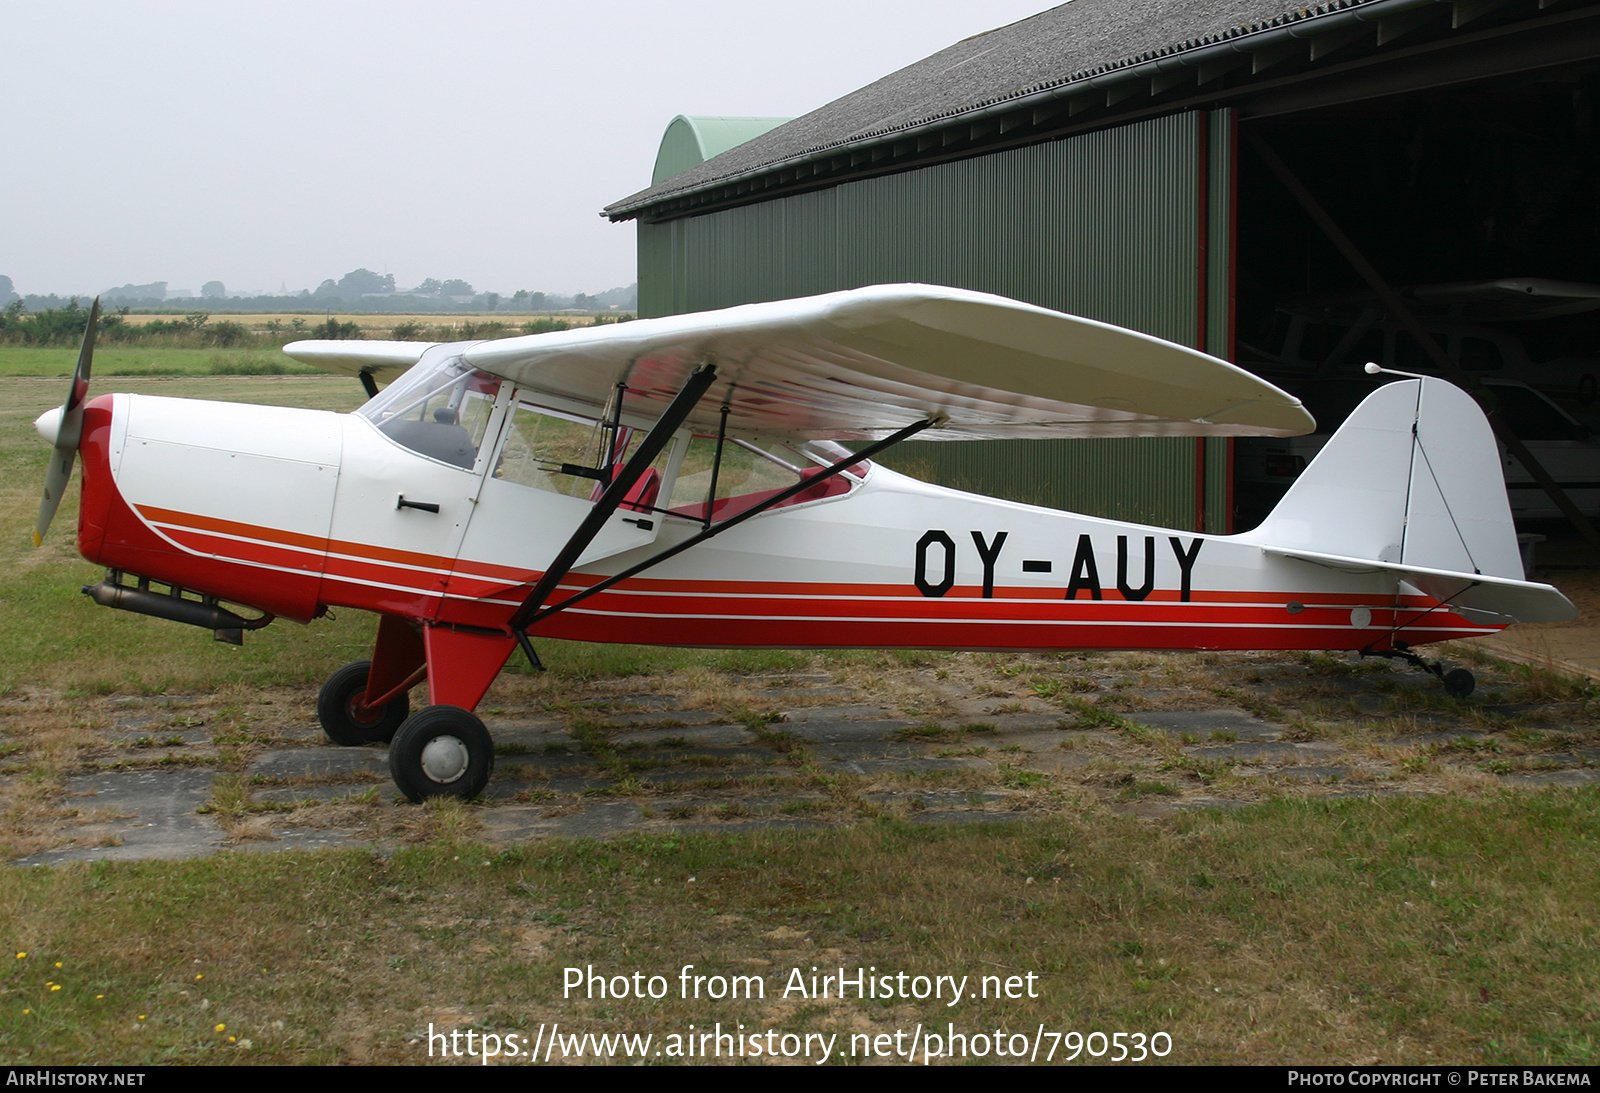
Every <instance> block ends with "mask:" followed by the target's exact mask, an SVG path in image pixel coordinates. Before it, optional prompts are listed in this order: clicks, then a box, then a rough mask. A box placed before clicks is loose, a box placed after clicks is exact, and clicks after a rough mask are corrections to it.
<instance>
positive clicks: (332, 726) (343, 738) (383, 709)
mask: <svg viewBox="0 0 1600 1093" xmlns="http://www.w3.org/2000/svg"><path fill="white" fill-rule="evenodd" d="M371 670H372V662H371V661H366V660H358V661H356V662H355V663H354V664H346V665H345V666H344V667H343V668H340V669H339V670H338V671H337V672H335V673H333V675H331V676H329V677H328V682H326V683H324V684H323V685H322V691H321V693H320V694H318V695H317V720H318V721H320V722H322V731H323V732H325V733H327V734H328V739H329V740H332V741H333V742H334V743H335V744H340V745H343V746H344V747H347V748H348V747H355V746H356V745H358V744H387V743H388V742H389V741H390V740H393V739H394V734H395V732H396V730H398V729H399V728H400V726H401V725H402V724H403V723H404V722H405V719H406V716H407V715H408V714H409V713H410V712H411V699H410V698H408V697H407V696H406V695H404V694H401V695H400V697H398V698H396V699H394V700H393V701H391V702H389V703H387V704H385V705H382V706H378V707H375V708H368V707H367V706H366V705H365V704H364V702H363V699H364V698H365V697H366V694H367V675H368V673H370V672H371Z"/></svg>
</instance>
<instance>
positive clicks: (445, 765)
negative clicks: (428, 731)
mask: <svg viewBox="0 0 1600 1093" xmlns="http://www.w3.org/2000/svg"><path fill="white" fill-rule="evenodd" d="M471 762H472V756H471V755H470V754H469V753H468V751H467V745H466V744H464V743H462V741H461V739H460V738H459V737H455V736H436V737H434V738H433V739H432V740H429V741H428V743H427V745H426V746H425V747H423V749H422V772H423V773H424V774H426V775H427V776H428V777H429V779H431V780H432V781H434V782H437V783H439V784H440V785H449V784H450V783H451V782H454V781H455V780H456V779H458V778H460V777H461V776H462V775H463V774H465V773H467V767H468V765H469V764H470V763H471Z"/></svg>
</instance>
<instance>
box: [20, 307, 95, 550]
mask: <svg viewBox="0 0 1600 1093" xmlns="http://www.w3.org/2000/svg"><path fill="white" fill-rule="evenodd" d="M99 320H100V300H99V298H98V297H97V298H96V299H95V302H94V306H93V307H91V308H90V309H89V325H88V326H87V327H85V328H84V331H83V345H82V346H81V347H79V349H78V367H77V368H76V369H74V370H73V373H72V387H71V389H70V390H68V392H67V401H66V404H65V405H63V406H58V407H57V408H56V409H54V410H46V411H45V412H44V413H43V414H40V415H39V418H38V420H37V421H35V422H34V427H35V428H37V429H38V430H39V435H41V436H43V437H44V438H45V439H46V440H48V441H50V442H51V444H53V445H54V446H55V451H53V452H51V453H50V469H49V471H48V472H46V474H45V479H44V497H43V498H42V499H41V500H40V501H39V519H38V521H37V522H36V523H35V524H34V527H33V545H34V546H38V545H39V544H40V543H41V542H43V541H44V533H45V532H47V531H49V530H50V521H51V520H53V519H55V515H56V509H57V508H59V507H60V506H61V495H62V494H64V493H65V492H66V490H67V480H68V479H69V478H71V477H72V464H73V462H74V461H75V460H76V459H77V457H78V440H79V439H80V438H81V436H82V435H83V404H84V403H85V402H87V401H88V398H89V368H90V365H91V363H92V362H93V360H94V330H95V325H96V324H97V323H98V322H99Z"/></svg>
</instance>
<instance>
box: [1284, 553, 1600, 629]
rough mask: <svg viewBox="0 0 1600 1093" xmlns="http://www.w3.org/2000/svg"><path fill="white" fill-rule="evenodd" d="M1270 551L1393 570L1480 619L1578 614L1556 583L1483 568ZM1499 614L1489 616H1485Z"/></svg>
mask: <svg viewBox="0 0 1600 1093" xmlns="http://www.w3.org/2000/svg"><path fill="white" fill-rule="evenodd" d="M1261 549H1262V550H1263V551H1265V552H1266V553H1267V554H1275V555H1277V556H1279V557H1281V558H1297V559H1299V560H1300V561H1302V562H1311V563H1312V564H1314V565H1321V566H1327V567H1329V568H1330V569H1343V570H1346V571H1349V572H1352V573H1379V572H1381V573H1393V574H1394V575H1395V576H1397V577H1399V578H1400V579H1401V580H1403V581H1405V582H1406V583H1407V584H1409V585H1411V586H1412V587H1414V588H1416V589H1417V590H1418V591H1419V592H1422V593H1424V594H1426V595H1428V596H1431V597H1433V598H1434V599H1436V600H1438V601H1439V602H1440V603H1446V604H1449V605H1450V606H1451V607H1453V608H1458V609H1462V610H1464V611H1468V612H1471V613H1472V616H1473V617H1474V618H1476V619H1478V620H1479V621H1485V622H1490V621H1492V622H1495V623H1496V624H1498V625H1510V624H1512V623H1519V622H1565V621H1567V620H1568V619H1574V618H1577V616H1578V609H1577V608H1576V607H1574V606H1573V605H1572V601H1571V600H1569V599H1567V598H1566V597H1565V596H1563V595H1562V594H1561V593H1560V592H1558V591H1556V590H1555V589H1554V588H1552V587H1551V586H1550V585H1547V584H1536V583H1534V582H1533V581H1519V580H1515V579H1513V578H1511V577H1492V576H1489V575H1487V574H1483V573H1460V572H1456V571H1453V570H1448V569H1427V568H1424V567H1421V566H1415V565H1405V564H1402V563H1399V562H1379V561H1374V560H1372V559H1370V558H1351V557H1347V556H1344V555H1339V554H1319V553H1317V552H1315V551H1310V550H1284V549H1280V548H1275V547H1270V546H1264V547H1262V548H1261ZM1486 615H1487V616H1493V618H1485V617H1484V616H1486Z"/></svg>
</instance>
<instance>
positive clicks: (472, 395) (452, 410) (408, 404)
mask: <svg viewBox="0 0 1600 1093" xmlns="http://www.w3.org/2000/svg"><path fill="white" fill-rule="evenodd" d="M499 393H500V380H498V379H496V378H495V377H493V376H490V375H486V374H484V373H482V372H477V371H474V370H473V369H471V368H469V367H467V365H466V364H464V363H463V362H462V360H461V358H460V356H459V355H457V354H456V353H454V352H453V351H452V350H451V349H450V347H448V346H440V347H436V348H435V349H431V350H429V351H428V352H427V353H425V354H423V357H422V359H421V360H420V361H418V362H417V363H416V364H415V365H414V366H413V367H412V368H411V369H409V370H408V371H407V372H406V374H405V375H404V376H402V377H400V379H398V380H396V381H395V382H394V383H391V384H390V385H389V386H388V387H386V388H385V389H384V390H383V391H382V392H380V393H379V394H378V396H377V397H376V398H373V399H372V400H370V401H369V402H368V403H367V404H366V405H365V406H363V407H361V409H360V410H358V411H357V413H359V414H360V415H361V416H362V417H365V418H366V419H367V420H368V421H371V422H372V423H373V424H374V425H376V426H377V427H378V428H379V429H380V430H382V432H383V433H384V434H385V435H387V436H388V437H389V438H390V439H391V440H393V441H394V442H395V443H397V444H400V445H402V446H404V447H406V448H410V449H411V450H412V451H414V452H417V453H419V454H421V455H425V456H427V457H429V458H430V459H437V460H439V461H440V462H442V463H449V464H452V465H453V466H457V467H464V468H467V469H471V467H472V465H473V463H474V462H475V461H476V460H477V457H478V448H479V446H480V445H481V444H482V443H483V434H484V432H485V430H486V429H487V428H488V426H489V415H490V412H491V411H492V410H493V409H494V400H495V397H496V396H497V395H498V394H499Z"/></svg>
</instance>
